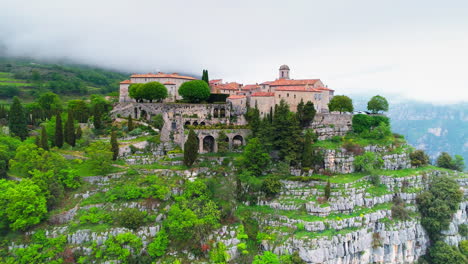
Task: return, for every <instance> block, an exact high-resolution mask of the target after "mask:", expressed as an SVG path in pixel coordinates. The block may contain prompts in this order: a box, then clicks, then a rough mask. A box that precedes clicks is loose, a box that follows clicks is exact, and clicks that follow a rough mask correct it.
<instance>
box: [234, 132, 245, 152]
mask: <svg viewBox="0 0 468 264" xmlns="http://www.w3.org/2000/svg"><path fill="white" fill-rule="evenodd" d="M242 145H244V138H243V137H242V136H241V135H237V136H234V137H233V138H232V148H233V149H238V148H240V147H241V146H242Z"/></svg>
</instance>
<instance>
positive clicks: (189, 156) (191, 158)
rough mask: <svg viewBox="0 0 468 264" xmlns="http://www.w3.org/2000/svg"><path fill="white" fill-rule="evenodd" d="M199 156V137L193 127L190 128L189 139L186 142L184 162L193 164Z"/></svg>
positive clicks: (189, 164)
mask: <svg viewBox="0 0 468 264" xmlns="http://www.w3.org/2000/svg"><path fill="white" fill-rule="evenodd" d="M197 157H198V138H197V135H196V134H195V131H193V129H190V131H189V134H188V138H187V141H185V144H184V164H185V165H187V166H189V167H190V166H192V165H193V163H194V162H195V160H197Z"/></svg>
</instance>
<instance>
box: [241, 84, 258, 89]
mask: <svg viewBox="0 0 468 264" xmlns="http://www.w3.org/2000/svg"><path fill="white" fill-rule="evenodd" d="M258 88H260V85H258V84H247V85H245V86H244V87H242V90H255V89H258Z"/></svg>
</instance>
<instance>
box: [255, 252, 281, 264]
mask: <svg viewBox="0 0 468 264" xmlns="http://www.w3.org/2000/svg"><path fill="white" fill-rule="evenodd" d="M252 264H280V261H279V259H278V256H277V255H276V254H274V253H272V252H270V251H265V252H263V255H257V256H255V258H254V260H253V262H252Z"/></svg>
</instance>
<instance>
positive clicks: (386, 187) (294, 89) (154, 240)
mask: <svg viewBox="0 0 468 264" xmlns="http://www.w3.org/2000/svg"><path fill="white" fill-rule="evenodd" d="M0 66H1V65H0ZM12 67H13V66H11V67H10V66H8V67H6V66H5V67H4V68H5V71H6V70H8V72H5V73H3V75H2V76H4V79H11V80H13V77H14V76H19V77H21V76H23V75H27V74H29V75H31V78H33V73H32V72H31V69H30V67H33V69H34V70H35V71H37V72H34V76H35V77H34V79H35V80H36V84H35V85H38V86H39V85H40V84H39V83H38V81H37V80H38V79H39V80H41V79H44V80H45V79H46V78H48V74H49V73H50V71H53V70H56V69H57V68H59V67H57V66H51V67H49V68H47V67H45V66H42V65H38V66H31V65H30V64H27V65H26V66H25V67H27V68H26V69H27V70H24V68H21V69H22V70H21V71H20V70H18V72H19V73H20V74H16V75H15V73H13V72H11V71H12V70H11V68H12ZM0 69H2V67H0ZM41 70H42V72H41ZM24 72H26V73H27V74H25V73H24ZM71 72H73V71H72V70H71V69H70V68H64V69H63V74H62V75H63V76H68V75H66V74H70V73H71ZM84 73H86V72H85V71H83V70H82V69H76V76H77V77H74V78H79V77H78V76H81V77H82V78H84V76H89V78H86V80H88V79H90V80H96V79H99V78H95V77H96V73H92V72H91V73H88V74H86V75H85V74H84ZM58 74H59V73H57V74H55V75H54V76H53V80H51V81H50V82H51V83H52V84H54V85H49V86H50V87H56V82H57V81H56V79H61V80H65V77H62V78H57V76H56V75H58ZM29 75H28V76H29ZM291 75H292V74H291V71H290V68H289V67H288V66H287V65H282V66H280V67H279V71H278V76H277V78H276V79H275V80H272V81H265V82H261V83H258V84H246V85H243V84H239V83H235V82H228V83H225V82H223V81H222V80H220V79H217V80H210V79H209V77H208V72H207V71H206V70H204V71H203V75H202V78H201V80H199V79H197V78H194V77H190V76H182V75H179V74H177V73H170V74H168V73H149V74H133V75H131V76H130V77H129V78H128V79H127V80H123V81H121V79H120V78H122V79H124V78H126V77H127V76H121V75H119V76H117V77H118V81H116V82H115V85H114V87H113V89H116V88H117V83H118V82H120V86H119V88H120V89H119V93H118V94H117V93H115V92H112V93H111V94H109V95H108V96H106V97H104V96H102V95H96V94H93V95H91V96H90V97H89V98H82V99H72V100H69V101H67V102H64V101H62V100H63V99H61V98H60V97H59V96H58V95H57V94H55V93H53V92H46V93H42V94H39V95H38V96H37V99H35V100H34V101H33V102H29V103H26V104H23V103H22V102H21V100H20V99H19V98H18V97H15V98H14V99H13V102H12V104H11V105H9V106H8V109H5V108H0V121H1V122H3V123H5V124H6V125H4V126H3V127H2V131H3V133H2V134H0V150H2V151H1V154H2V155H0V176H1V179H0V263H8V264H10V263H24V264H26V263H28V264H29V263H106V264H109V263H148V264H149V263H157V264H191V263H199V264H202V263H210V264H211V263H231V264H234V263H239V264H244V263H248V264H249V263H253V264H304V263H314V264H319V263H320V264H322V263H325V264H357V263H422V264H424V263H428V264H455V263H456V264H459V263H468V262H467V260H468V220H467V213H468V187H467V186H468V176H467V174H466V172H464V167H465V166H464V161H463V159H462V158H461V157H459V156H457V155H454V156H451V155H450V154H448V153H445V152H444V153H441V154H440V156H439V157H438V158H437V159H436V160H434V161H431V160H430V159H429V157H428V156H427V155H426V153H425V152H424V151H423V150H417V149H415V148H413V147H412V146H410V145H408V144H407V142H406V140H405V138H404V137H403V136H402V135H399V134H395V133H392V131H391V126H390V119H389V118H388V117H387V116H385V113H386V112H387V111H388V109H389V107H391V106H389V105H388V102H387V100H386V99H385V98H384V97H382V96H378V95H376V96H373V97H372V98H370V100H369V102H368V105H367V108H368V112H367V113H365V114H354V112H353V110H354V109H353V102H352V100H351V98H349V97H347V96H345V95H338V94H335V91H334V90H333V89H330V88H328V86H327V85H325V84H324V82H322V80H320V79H293V78H291ZM103 76H114V75H112V74H110V73H106V74H104V73H103ZM69 78H71V77H69ZM71 79H72V80H73V78H71ZM14 81H15V82H17V80H16V79H14ZM63 82H65V81H63ZM83 83H86V82H85V80H83ZM99 83H113V82H112V81H102V80H100V81H99ZM92 85H94V83H90V86H92ZM40 87H42V88H44V87H46V85H42V86H40ZM47 87H48V86H47ZM90 89H91V88H90ZM102 89H107V88H106V87H102ZM337 90H339V88H337Z"/></svg>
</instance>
